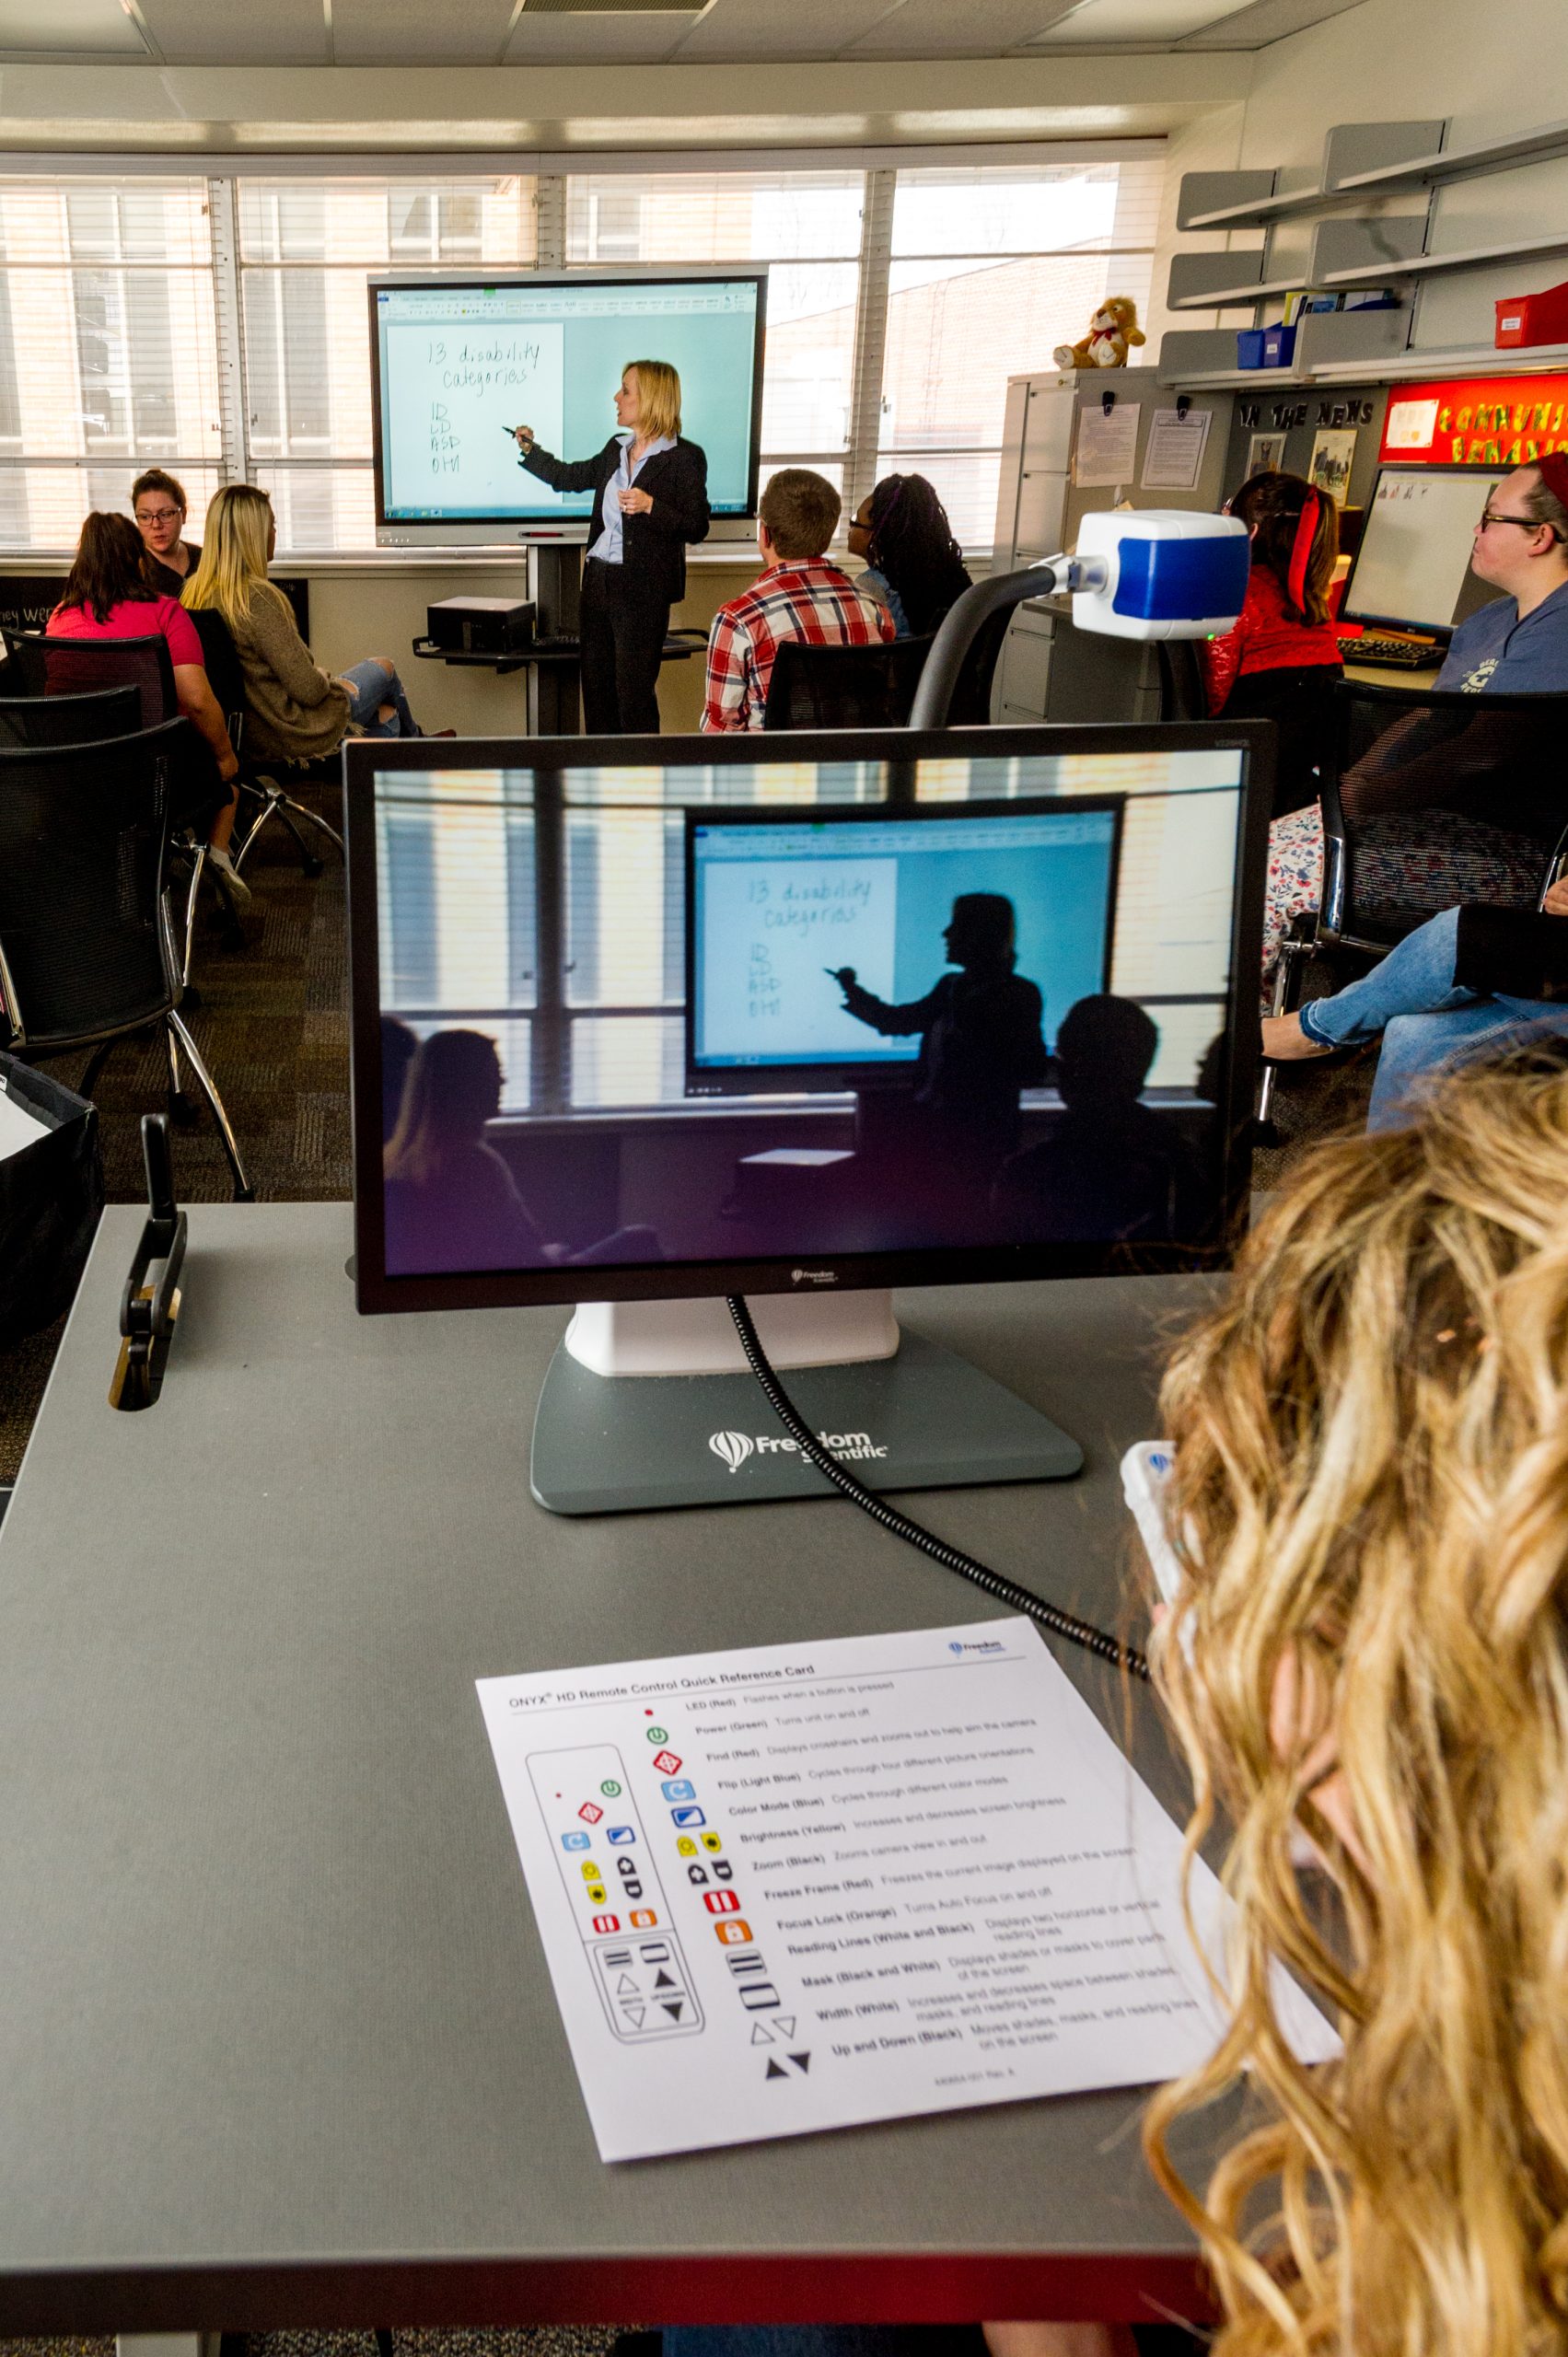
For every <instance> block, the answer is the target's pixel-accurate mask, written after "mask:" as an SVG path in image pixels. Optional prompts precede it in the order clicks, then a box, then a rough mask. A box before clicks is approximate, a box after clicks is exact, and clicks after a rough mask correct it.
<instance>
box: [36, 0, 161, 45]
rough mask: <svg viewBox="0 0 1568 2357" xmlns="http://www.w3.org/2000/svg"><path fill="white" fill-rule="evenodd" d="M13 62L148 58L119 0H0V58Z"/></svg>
mask: <svg viewBox="0 0 1568 2357" xmlns="http://www.w3.org/2000/svg"><path fill="white" fill-rule="evenodd" d="M7 51H8V52H10V53H11V55H12V56H55V57H58V56H63V55H65V54H69V55H71V56H73V57H78V56H79V57H145V55H146V54H147V46H146V43H145V41H143V39H142V36H141V34H140V33H139V32H138V31H137V29H136V24H135V20H134V17H132V16H131V15H130V13H129V11H128V10H126V9H124V8H122V6H121V5H120V0H0V52H7Z"/></svg>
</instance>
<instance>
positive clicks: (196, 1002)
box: [180, 982, 205, 1014]
mask: <svg viewBox="0 0 1568 2357" xmlns="http://www.w3.org/2000/svg"><path fill="white" fill-rule="evenodd" d="M204 1004H205V1001H204V1000H203V996H202V993H201V990H200V988H199V987H198V985H197V984H196V983H195V982H187V983H186V985H185V987H184V989H183V990H182V991H181V992H180V1005H181V1006H193V1007H194V1008H195V1009H196V1011H197V1013H198V1014H199V1013H200V1012H201V1010H202V1008H203V1005H204Z"/></svg>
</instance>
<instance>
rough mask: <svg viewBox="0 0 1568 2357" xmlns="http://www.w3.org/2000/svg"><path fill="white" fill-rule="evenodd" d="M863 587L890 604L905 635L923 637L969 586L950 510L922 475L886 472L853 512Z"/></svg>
mask: <svg viewBox="0 0 1568 2357" xmlns="http://www.w3.org/2000/svg"><path fill="white" fill-rule="evenodd" d="M849 552H850V554H851V556H858V557H864V558H865V563H866V567H867V570H866V571H865V573H863V574H862V575H861V576H860V580H859V583H858V585H857V586H859V588H860V589H861V590H862V591H863V592H865V593H867V594H868V595H870V596H871V597H873V598H876V599H877V603H878V605H882V606H886V607H887V609H888V611H889V613H890V614H891V615H892V617H893V628H894V630H895V632H896V633H897V634H898V636H899V637H900V638H924V637H925V636H927V634H928V633H930V632H932V631H934V630H935V628H936V625H937V623H938V622H939V621H941V619H942V617H943V615H944V614H945V613H946V612H947V609H948V607H949V606H950V605H951V604H952V603H953V600H954V599H955V598H958V597H961V596H962V594H963V592H964V591H965V590H966V589H967V588H968V587H969V586H970V576H969V573H968V570H967V568H966V566H965V564H964V560H963V553H962V552H961V550H960V549H959V547H958V541H957V540H955V539H954V537H953V528H952V526H951V524H949V523H948V521H947V509H946V508H945V507H944V506H943V505H942V502H941V501H940V500H939V499H938V498H937V496H936V493H935V491H934V490H933V488H932V486H931V485H930V483H928V482H926V480H925V477H924V476H923V475H884V476H883V478H882V480H881V482H879V483H877V485H876V487H875V489H874V490H872V491H870V492H868V493H866V495H865V498H864V499H863V500H862V501H861V503H860V505H859V506H858V507H857V508H856V509H855V511H854V522H853V523H852V524H851V526H850V528H849Z"/></svg>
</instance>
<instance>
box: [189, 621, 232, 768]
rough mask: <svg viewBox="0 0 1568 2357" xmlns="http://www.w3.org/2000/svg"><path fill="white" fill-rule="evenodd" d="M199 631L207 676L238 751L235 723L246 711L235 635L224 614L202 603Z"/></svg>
mask: <svg viewBox="0 0 1568 2357" xmlns="http://www.w3.org/2000/svg"><path fill="white" fill-rule="evenodd" d="M191 620H192V621H193V622H194V623H195V625H196V635H197V637H198V638H199V639H200V640H201V642H202V660H203V663H204V664H205V665H206V668H207V680H208V684H209V685H210V687H211V688H212V691H213V693H214V695H215V696H216V698H217V700H218V710H219V711H220V712H221V713H222V714H223V716H224V718H225V719H226V721H227V722H228V725H229V734H230V737H231V738H233V740H234V747H235V750H236V752H238V749H239V746H238V737H235V736H234V728H235V723H236V721H237V720H238V719H239V718H240V717H241V716H242V715H243V714H244V711H245V673H244V671H243V669H242V668H241V667H240V661H239V656H238V650H237V648H236V646H235V644H234V639H233V635H232V633H230V631H229V627H228V624H227V623H226V621H225V620H224V618H223V616H222V615H221V614H218V613H215V612H214V611H213V610H212V608H211V607H210V606H201V607H198V608H197V609H196V610H195V611H194V612H193V613H192V616H191Z"/></svg>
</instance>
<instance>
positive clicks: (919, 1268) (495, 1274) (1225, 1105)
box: [343, 721, 1274, 1316]
mask: <svg viewBox="0 0 1568 2357" xmlns="http://www.w3.org/2000/svg"><path fill="white" fill-rule="evenodd" d="M1182 751H1187V752H1211V751H1220V752H1229V751H1236V752H1239V753H1240V754H1241V755H1242V756H1243V761H1242V774H1241V784H1240V794H1241V824H1240V826H1239V828H1238V829H1237V846H1236V868H1235V872H1234V876H1233V886H1234V889H1233V895H1232V903H1231V972H1232V974H1233V976H1234V977H1235V978H1236V979H1235V981H1234V982H1233V986H1232V1001H1231V1004H1232V1021H1231V1024H1230V1026H1229V1028H1228V1031H1227V1035H1226V1039H1225V1052H1224V1053H1223V1054H1222V1056H1221V1059H1220V1085H1219V1089H1218V1094H1217V1109H1218V1114H1219V1119H1220V1123H1221V1135H1222V1137H1223V1138H1224V1141H1225V1147H1224V1155H1223V1161H1222V1167H1221V1184H1220V1202H1219V1207H1218V1208H1219V1214H1220V1225H1219V1234H1218V1237H1217V1240H1216V1241H1215V1242H1214V1243H1213V1244H1208V1243H1203V1244H1195V1245H1187V1244H1138V1245H1136V1246H1127V1245H1120V1244H1114V1243H1109V1244H1108V1243H1086V1244H998V1245H925V1246H921V1247H920V1248H915V1249H910V1248H902V1249H894V1250H889V1251H885V1252H864V1253H846V1254H842V1255H830V1256H826V1257H824V1256H822V1255H819V1254H812V1255H810V1256H809V1261H810V1265H809V1267H804V1266H803V1265H802V1260H804V1259H805V1258H806V1256H794V1257H792V1256H791V1255H789V1254H788V1253H779V1254H775V1255H772V1256H769V1257H767V1258H761V1259H759V1258H756V1257H748V1258H745V1259H736V1260H704V1261H689V1262H684V1263H679V1262H677V1263H671V1262H663V1261H661V1262H659V1263H657V1264H655V1265H645V1266H642V1267H637V1268H622V1269H615V1268H607V1267H599V1266H597V1265H596V1266H594V1267H591V1268H576V1269H573V1268H565V1267H559V1266H557V1267H551V1268H543V1269H494V1270H482V1271H468V1272H464V1273H461V1274H458V1273H444V1274H440V1275H424V1276H389V1275H388V1274H387V1272H386V1257H385V1256H386V1223H385V1205H384V1200H383V1195H382V1170H381V1045H380V1024H381V1012H382V1009H381V1000H380V958H379V949H380V943H379V932H378V923H377V917H378V909H377V875H376V824H375V819H376V809H375V780H376V775H377V772H388V771H395V770H416V771H427V770H433V769H436V770H441V771H445V772H451V771H453V770H465V769H473V770H498V769H499V770H506V769H511V770H523V769H527V770H531V771H535V772H563V771H568V770H575V769H585V768H588V769H604V768H608V767H612V766H617V765H621V764H623V765H625V766H626V767H628V768H638V769H647V768H650V767H660V766H668V764H669V763H671V762H672V761H689V762H691V764H692V765H693V766H694V767H701V768H703V769H707V770H714V769H722V768H725V767H734V768H744V767H749V766H754V765H755V764H756V763H757V762H759V761H779V762H781V763H784V762H791V763H794V762H801V761H824V762H836V763H842V762H843V761H846V760H853V761H865V762H885V763H887V764H888V765H889V772H890V774H889V781H888V783H889V793H888V795H886V797H885V800H884V805H883V806H882V807H888V808H889V809H891V810H895V811H898V812H900V815H901V813H902V812H903V811H907V810H908V809H909V808H911V807H916V806H914V795H913V789H914V777H913V764H915V763H916V762H919V761H939V760H943V759H947V760H951V759H953V758H954V757H956V756H957V757H973V758H974V759H977V760H996V761H1009V760H1021V759H1024V758H1027V757H1028V756H1030V755H1035V756H1044V757H1048V758H1059V757H1061V756H1063V755H1066V754H1092V753H1109V754H1126V755H1137V754H1140V753H1150V752H1182ZM343 775H344V804H345V823H346V830H347V866H348V915H349V970H350V989H351V1027H350V1037H351V1045H352V1053H353V1067H352V1083H351V1102H352V1108H353V1120H354V1293H355V1301H356V1305H357V1306H358V1308H359V1309H360V1311H361V1312H363V1313H365V1314H367V1315H371V1316H382V1315H386V1314H389V1313H395V1312H401V1311H419V1310H443V1309H487V1308H540V1307H552V1306H557V1307H558V1306H567V1305H570V1304H572V1303H574V1302H577V1301H582V1300H585V1299H590V1298H591V1299H593V1300H595V1301H692V1300H709V1299H714V1298H715V1297H723V1296H724V1295H727V1294H753V1295H755V1294H770V1293H773V1294H798V1293H800V1292H801V1291H802V1290H803V1289H807V1290H810V1291H813V1292H816V1291H820V1290H823V1289H826V1288H829V1287H830V1288H832V1289H833V1290H836V1291H841V1292H844V1293H851V1292H857V1291H860V1292H864V1291H868V1290H872V1289H876V1288H878V1287H884V1286H889V1285H932V1284H992V1283H999V1282H1025V1281H1032V1280H1034V1279H1043V1278H1065V1277H1087V1276H1107V1275H1117V1274H1133V1273H1136V1274H1156V1273H1161V1272H1167V1271H1190V1270H1193V1269H1202V1268H1216V1267H1224V1266H1225V1265H1226V1263H1227V1261H1228V1259H1229V1253H1230V1247H1231V1243H1232V1241H1233V1239H1234V1237H1235V1236H1236V1235H1237V1234H1238V1233H1239V1232H1240V1230H1241V1226H1242V1224H1243V1220H1244V1214H1245V1211H1246V1206H1247V1201H1248V1193H1249V1185H1250V1175H1251V1131H1252V1120H1253V1110H1252V1109H1253V1097H1254V1094H1255V1091H1256V1086H1257V1075H1258V1067H1259V1057H1260V1044H1261V1042H1260V1030H1259V1026H1258V1023H1257V1021H1256V1019H1255V1018H1254V1017H1251V1016H1250V1013H1249V1010H1250V1007H1251V993H1250V990H1249V976H1250V975H1251V974H1254V973H1256V972H1257V971H1258V970H1259V963H1260V956H1261V945H1262V928H1263V890H1264V882H1265V877H1266V873H1267V868H1268V842H1269V819H1270V814H1271V810H1272V802H1273V782H1274V730H1273V726H1272V723H1270V722H1267V721H1239V722H1234V723H1231V724H1229V725H1226V724H1225V723H1224V722H1223V721H1216V722H1207V723H1204V722H1196V721H1182V722H1169V723H1159V724H1154V725H1149V724H1132V723H1128V724H1123V723H1103V724H1100V723H1094V724H1076V723H1074V724H1072V725H1067V726H1061V725H1051V724H1042V725H1040V726H1034V727H1021V728H990V727H987V728H960V729H929V730H912V729H856V730H854V731H850V730H837V731H833V732H818V731H804V730H803V731H800V732H798V733H797V732H796V731H793V730H792V731H789V732H783V731H781V732H778V733H772V732H761V731H757V732H745V733H742V734H737V735H728V736H719V737H701V736H696V737H466V738H462V737H459V738H457V739H454V740H451V741H448V742H443V743H442V744H441V745H440V746H439V748H437V747H436V746H433V745H432V744H430V743H429V742H428V741H427V740H425V739H422V738H416V737H412V738H411V737H404V738H397V739H389V738H385V737H359V738H350V739H349V740H348V741H347V742H346V743H345V744H344V747H343ZM984 798H985V800H986V801H987V802H989V801H990V800H992V799H993V798H996V797H991V796H986V797H984ZM1000 798H1003V799H1006V797H1000ZM1019 798H1020V799H1025V800H1031V801H1032V800H1034V799H1037V798H1038V799H1043V800H1050V799H1051V798H1052V797H1050V796H1041V797H1035V796H1024V797H1019ZM674 807H689V806H674ZM705 807H715V806H714V805H708V806H705ZM853 807H854V808H855V809H859V810H865V809H869V808H875V807H877V805H874V804H864V803H857V804H855V805H854V806H853ZM930 807H940V808H942V809H944V810H945V811H946V812H947V815H948V816H954V815H957V813H958V811H959V810H961V809H962V808H964V807H970V806H967V805H962V804H958V803H952V804H947V803H944V804H942V805H940V806H937V805H933V806H930ZM681 1101H682V1103H683V1104H692V1105H696V1104H699V1103H700V1102H701V1100H698V1099H686V1098H683V1099H682V1100H681Z"/></svg>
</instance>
